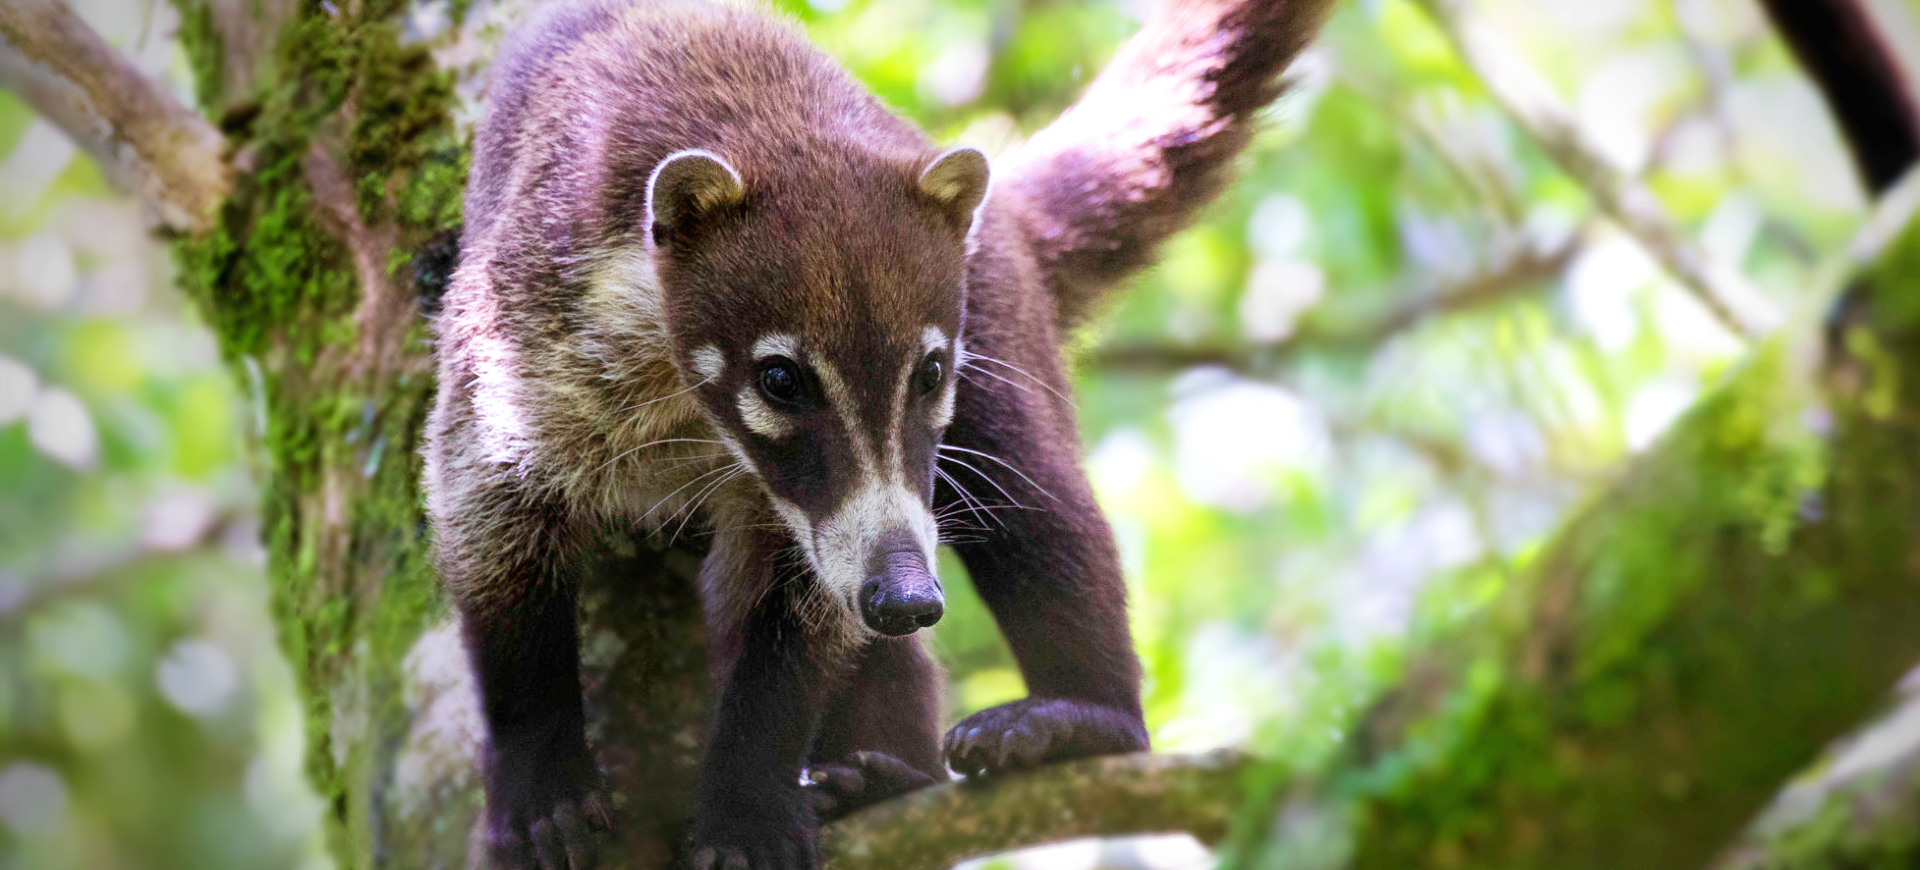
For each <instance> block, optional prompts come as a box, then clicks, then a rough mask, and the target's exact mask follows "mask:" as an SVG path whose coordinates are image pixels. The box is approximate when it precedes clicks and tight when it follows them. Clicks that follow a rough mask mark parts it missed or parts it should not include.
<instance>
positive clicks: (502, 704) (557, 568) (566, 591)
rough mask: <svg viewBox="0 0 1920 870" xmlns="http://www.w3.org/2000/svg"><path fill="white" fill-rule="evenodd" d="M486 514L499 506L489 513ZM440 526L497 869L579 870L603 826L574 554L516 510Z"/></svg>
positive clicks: (555, 533) (549, 522) (547, 519)
mask: <svg viewBox="0 0 1920 870" xmlns="http://www.w3.org/2000/svg"><path fill="white" fill-rule="evenodd" d="M495 507H498V505H496V506H495ZM477 513H478V512H469V513H467V514H465V515H463V516H443V517H438V518H437V519H438V520H439V523H438V530H439V536H440V540H439V558H440V563H441V571H442V576H443V577H444V578H446V580H447V586H448V588H449V589H450V590H452V591H453V593H454V599H455V604H456V606H457V607H458V609H459V611H460V623H461V626H460V627H461V633H462V636H463V638H464V640H465V642H466V647H467V654H468V656H469V658H470V660H471V662H472V665H473V672H474V676H475V678H476V681H477V682H478V684H479V690H480V706H481V714H482V717H483V718H484V719H485V721H486V726H487V740H486V743H485V745H484V747H483V750H482V754H481V773H482V776H483V778H484V779H485V784H486V795H487V815H486V824H487V848H488V857H489V861H490V866H492V867H494V868H503V870H504V868H536V867H537V868H539V870H587V868H590V867H592V866H594V857H595V856H594V837H595V832H596V830H604V829H605V828H607V827H608V826H609V824H610V819H609V815H610V812H609V804H608V803H607V802H606V800H605V798H604V796H603V795H602V794H601V793H600V791H599V788H598V786H599V772H598V768H597V766H596V765H595V763H594V760H593V756H592V754H591V753H589V752H588V750H587V743H586V731H585V717H584V715H583V713H582V704H581V697H580V693H581V687H580V653H579V629H578V625H577V617H576V616H575V612H574V594H575V593H574V575H575V574H576V573H577V572H576V571H573V570H569V569H568V568H566V567H562V566H564V565H565V564H566V563H568V562H570V561H573V557H574V554H572V553H570V552H566V551H565V550H563V548H562V547H563V542H564V540H565V538H567V537H568V536H567V534H566V532H565V530H564V529H562V528H560V527H558V524H557V523H556V522H554V519H555V517H556V513H555V512H551V511H542V510H539V509H525V506H523V505H516V506H514V507H513V508H512V509H503V510H499V511H497V512H492V513H490V514H489V515H491V516H493V517H495V518H496V524H495V525H492V526H490V527H488V528H485V529H473V528H470V527H468V526H467V525H466V524H465V520H466V518H467V517H470V516H474V515H476V514H477Z"/></svg>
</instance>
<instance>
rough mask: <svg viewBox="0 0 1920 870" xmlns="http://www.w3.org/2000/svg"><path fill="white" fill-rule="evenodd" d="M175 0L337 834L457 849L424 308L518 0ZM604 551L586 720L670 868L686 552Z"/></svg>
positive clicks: (367, 845) (424, 862) (230, 319)
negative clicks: (498, 31) (467, 5)
mask: <svg viewBox="0 0 1920 870" xmlns="http://www.w3.org/2000/svg"><path fill="white" fill-rule="evenodd" d="M181 2H182V11H183V13H184V18H185V20H186V22H187V23H188V27H187V35H188V37H189V38H188V39H187V40H186V43H187V47H188V50H189V53H190V55H191V56H192V58H193V61H194V63H195V64H196V67H197V70H198V74H197V75H196V82H197V84H198V87H199V91H200V93H199V97H200V101H201V103H202V105H203V106H206V107H215V108H216V110H217V113H218V115H219V116H220V124H221V126H222V128H223V129H224V131H225V132H226V134H227V136H228V139H229V141H230V143H231V149H232V151H231V153H232V155H233V157H232V160H233V163H234V164H235V165H236V167H237V168H238V170H239V171H238V172H237V174H236V175H237V183H236V184H235V185H234V187H233V189H232V191H231V192H230V193H229V194H228V196H227V197H226V199H225V202H224V203H223V204H222V206H221V207H220V210H219V214H218V218H217V220H216V221H215V222H214V224H213V226H212V227H211V228H210V229H208V230H206V231H204V232H201V233H197V234H194V235H190V236H187V237H185V238H182V239H181V240H179V241H178V243H177V245H176V247H177V250H178V255H179V260H180V262H181V264H182V267H183V268H182V273H183V275H184V281H185V284H186V287H187V289H188V291H189V293H190V294H191V295H192V297H193V298H194V299H195V300H196V301H197V302H198V303H199V304H200V308H201V310H202V312H203V313H204V315H205V316H206V318H207V319H208V321H209V322H210V323H211V324H212V325H213V327H214V329H215V331H216V333H217V334H218V336H219V339H220V345H221V348H222V350H223V351H224V352H225V354H226V355H227V357H228V359H229V360H231V362H232V364H233V366H234V368H235V370H236V374H237V375H238V376H239V377H240V378H241V379H242V381H243V382H244V383H245V384H246V385H247V386H248V388H249V389H250V390H251V391H253V392H254V393H255V395H256V399H257V401H258V402H259V403H260V404H261V405H262V406H264V409H265V413H264V416H263V419H264V421H265V431H264V432H262V433H261V435H262V438H261V444H260V447H261V457H262V460H263V461H262V465H263V466H264V468H265V470H266V479H265V481H264V485H265V494H264V499H263V511H262V513H263V525H264V527H265V529H266V536H267V546H268V551H269V553H270V564H269V571H270V574H271V576H272V577H273V582H274V601H275V605H276V606H275V618H276V621H277V623H278V627H279V631H280V636H281V638H282V643H283V647H284V649H285V651H286V653H287V656H288V658H289V659H290V660H291V661H292V663H293V665H294V668H295V671H296V673H297V674H298V675H299V676H300V678H301V685H302V690H303V692H304V695H305V699H306V704H307V710H308V716H307V736H308V739H309V741H310V752H309V763H308V772H309V776H310V778H311V780H312V782H313V784H314V786H315V787H316V788H317V789H319V790H320V792H321V794H322V796H323V797H324V798H325V799H326V800H327V802H328V806H329V807H330V812H329V818H328V820H327V821H328V828H329V834H330V839H331V845H332V850H333V852H334V854H335V856H336V858H337V859H339V862H340V864H341V865H342V866H347V867H375V866H380V867H409V868H411V867H459V866H467V865H469V864H470V860H469V858H468V855H469V853H470V852H472V853H474V854H476V855H477V854H478V853H477V850H472V849H470V848H469V845H470V839H471V835H472V833H473V830H474V825H473V821H474V819H475V818H476V817H477V814H478V811H479V809H480V801H481V796H480V791H479V788H478V783H477V778H476V776H475V771H474V761H473V758H474V756H473V751H474V746H475V741H476V740H477V738H478V736H479V728H480V726H479V722H478V720H477V715H476V712H475V709H474V706H473V703H472V687H471V683H470V678H469V677H468V675H467V670H466V661H465V656H464V652H463V651H462V650H461V648H460V644H459V641H458V639H457V633H456V632H455V631H453V630H452V628H451V624H450V621H449V620H450V616H449V612H448V607H447V604H446V601H445V600H444V598H443V596H442V595H441V593H440V591H439V587H438V583H437V581H436V579H435V577H434V576H433V573H432V571H431V563H430V560H429V553H428V548H429V546H430V542H429V534H428V530H427V526H426V522H425V518H424V515H423V513H422V507H421V497H420V491H419V473H420V458H419V455H418V453H417V446H418V444H419V440H420V431H421V425H422V422H423V420H424V419H425V416H426V412H427V409H428V407H429V404H430V402H431V397H432V388H433V379H432V372H433V366H432V362H431V347H430V345H429V337H430V336H429V331H428V329H427V320H426V318H425V317H424V316H423V312H422V303H423V302H426V301H429V299H428V297H430V296H431V294H432V291H433V290H434V289H435V285H436V284H437V283H439V282H441V281H443V280H444V278H445V273H446V271H447V270H448V269H450V268H451V266H452V263H451V259H452V258H451V257H450V256H449V255H450V253H451V244H452V240H453V239H454V238H455V235H454V234H455V233H457V229H458V225H459V220H460V211H461V188H462V185H463V184H464V181H465V176H466V148H467V143H466V138H467V134H466V131H465V130H464V129H462V128H461V127H460V125H458V124H457V123H456V120H455V119H456V117H461V116H462V113H463V112H470V110H471V108H472V99H471V98H472V96H473V94H474V93H475V84H476V81H477V74H478V73H479V72H480V70H481V69H483V67H484V63H485V58H486V56H487V54H488V44H489V42H490V40H491V38H492V36H491V35H490V34H488V33H486V32H484V31H483V29H482V28H481V27H480V26H479V21H480V18H481V14H482V13H483V12H484V13H488V14H491V15H493V16H496V17H499V18H505V19H510V18H511V16H512V14H513V13H512V11H511V10H506V9H501V8H498V7H493V8H488V9H483V10H474V9H461V8H460V7H461V6H462V5H464V4H455V15H456V16H457V17H458V19H459V20H454V21H447V22H439V23H438V24H437V25H436V24H435V23H433V22H428V23H426V24H425V25H424V26H426V27H429V28H431V27H435V26H438V28H439V29H438V31H437V32H423V31H422V30H421V29H420V28H421V27H422V26H423V25H422V23H421V21H422V19H421V18H420V17H418V16H412V15H409V13H410V12H413V11H416V10H412V9H411V7H410V6H409V4H408V3H406V2H405V0H342V2H339V3H337V4H335V3H323V2H317V0H303V2H297V3H288V4H286V5H283V6H278V7H276V6H274V5H273V4H272V3H269V4H267V6H266V8H262V7H260V6H259V5H258V4H254V3H247V2H240V0H181ZM463 13H464V14H463ZM236 59H239V60H236ZM605 546H606V547H607V549H608V551H609V556H610V558H609V559H608V560H604V562H603V565H604V566H605V570H604V571H603V572H602V573H601V574H600V575H599V576H596V577H594V578H592V579H591V581H590V582H589V584H588V587H587V588H586V589H585V590H583V594H582V599H583V611H584V613H585V616H586V621H585V632H586V633H585V636H584V639H583V640H584V642H583V650H584V657H585V659H586V669H587V673H586V677H585V679H586V683H587V690H588V695H589V707H590V715H591V717H592V737H593V738H594V745H595V746H597V747H600V748H601V750H602V752H601V759H600V760H601V762H602V765H603V767H604V768H605V769H606V770H607V771H608V774H609V777H610V779H611V780H612V784H613V785H614V787H615V791H616V793H617V794H618V795H620V796H621V798H622V799H623V804H624V809H625V811H626V816H627V818H626V820H625V824H624V825H623V827H622V832H623V835H624V836H623V843H622V844H620V847H618V848H613V849H610V850H609V852H610V853H612V854H615V855H620V856H623V857H624V860H623V861H622V862H621V863H622V865H624V866H632V867H656V866H661V865H663V864H664V863H665V861H666V860H667V857H668V855H669V854H670V853H671V852H672V850H673V848H674V846H675V845H676V844H677V843H678V842H679V839H680V828H681V826H682V820H683V816H684V807H686V806H687V804H688V803H689V801H688V799H687V796H688V795H689V794H690V785H691V781H692V771H693V767H694V764H695V762H696V760H697V753H698V747H699V737H700V733H701V721H702V711H703V709H704V701H705V691H706V690H705V670H704V659H703V657H702V654H701V647H700V638H699V636H698V632H697V625H698V622H697V619H696V610H697V607H696V603H695V602H694V601H693V599H692V584H691V583H690V582H688V580H690V578H691V576H692V574H693V571H694V568H695V566H696V565H697V562H698V556H697V554H694V553H690V552H685V551H668V550H663V549H660V548H658V547H652V546H647V545H644V544H636V543H635V542H633V541H624V540H609V541H607V542H605Z"/></svg>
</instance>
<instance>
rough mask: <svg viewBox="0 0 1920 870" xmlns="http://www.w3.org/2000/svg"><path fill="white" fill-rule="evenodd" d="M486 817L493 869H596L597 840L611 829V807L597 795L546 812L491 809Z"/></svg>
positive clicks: (589, 794) (488, 855)
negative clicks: (595, 839)
mask: <svg viewBox="0 0 1920 870" xmlns="http://www.w3.org/2000/svg"><path fill="white" fill-rule="evenodd" d="M487 815H488V820H487V860H488V866H489V867H491V868H493V870H593V867H594V866H595V857H596V856H595V855H594V838H595V837H597V836H599V835H600V834H603V833H605V832H607V831H608V830H611V829H612V827H613V812H612V809H611V805H610V804H609V803H608V801H607V799H606V797H605V796H604V795H602V794H600V793H599V792H597V791H589V792H586V793H584V794H582V795H581V796H580V797H578V798H576V799H567V800H561V801H559V802H558V803H555V804H553V805H551V806H549V807H546V808H543V809H532V808H526V809H521V810H517V811H515V810H512V809H510V808H502V811H501V812H498V813H496V812H494V811H493V809H492V808H491V807H489V808H488V813H487Z"/></svg>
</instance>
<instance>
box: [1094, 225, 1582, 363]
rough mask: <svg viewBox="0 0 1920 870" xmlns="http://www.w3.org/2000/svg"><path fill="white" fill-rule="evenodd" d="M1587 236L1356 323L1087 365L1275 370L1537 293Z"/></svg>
mask: <svg viewBox="0 0 1920 870" xmlns="http://www.w3.org/2000/svg"><path fill="white" fill-rule="evenodd" d="M1587 237H1588V233H1587V232H1586V231H1585V230H1582V231H1579V232H1575V233H1572V234H1570V235H1568V237H1567V239H1566V241H1564V242H1562V243H1560V244H1559V245H1557V246H1555V247H1553V248H1550V249H1548V250H1544V251H1543V250H1539V249H1537V248H1534V247H1533V246H1531V245H1529V246H1526V247H1524V248H1523V249H1521V250H1520V251H1518V252H1516V253H1514V254H1512V255H1510V256H1509V257H1508V258H1507V259H1505V260H1503V261H1501V262H1499V263H1496V264H1493V265H1491V266H1490V267H1488V268H1487V269H1485V270H1483V271H1481V272H1479V273H1477V274H1474V275H1469V276H1467V277H1466V278H1465V279H1463V280H1461V281H1459V282H1458V283H1455V284H1451V285H1448V286H1446V287H1442V288H1440V289H1438V290H1433V291H1429V292H1426V293H1421V294H1410V295H1409V298H1407V299H1405V300H1403V301H1401V302H1400V303H1399V304H1397V305H1395V306H1393V307H1392V308H1391V309H1389V310H1388V311H1387V312H1386V313H1385V314H1384V315H1382V316H1380V317H1378V318H1376V319H1373V320H1370V321H1368V322H1366V323H1362V324H1359V325H1356V326H1351V327H1346V328H1326V329H1313V330H1305V331H1301V332H1296V333H1294V334H1293V335H1291V336H1288V337H1287V338H1285V339H1282V340H1280V341H1277V342H1271V343H1267V344H1258V345H1237V346H1236V345H1226V346H1222V345H1188V346H1180V345H1167V344H1152V343H1134V344H1112V345H1106V346H1103V347H1102V348H1101V349H1099V350H1096V351H1094V352H1093V353H1092V354H1090V355H1089V356H1088V358H1087V363H1088V364H1089V365H1091V366H1093V367H1094V368H1097V369H1101V370H1103V371H1120V370H1131V371H1147V372H1159V373H1168V372H1178V371H1182V370H1184V369H1190V368H1196V367H1199V366H1219V367H1221V368H1225V369H1228V370H1230V371H1234V372H1239V373H1241V374H1244V375H1248V376H1254V377H1258V376H1261V375H1264V374H1271V373H1272V370H1273V369H1274V368H1275V367H1277V366H1279V365H1282V364H1284V363H1285V362H1286V361H1287V360H1289V359H1291V358H1293V357H1294V356H1297V355H1298V354H1299V353H1300V352H1302V351H1306V350H1329V349H1351V350H1366V349H1368V348H1372V347H1374V346H1377V345H1379V344H1380V343H1382V342H1384V341H1386V340H1387V339H1390V338H1392V337H1394V336H1396V335H1399V334H1400V333H1402V332H1405V331H1407V330H1409V329H1412V328H1413V327H1415V326H1418V325H1420V324H1421V323H1423V322H1425V321H1426V320H1427V319H1428V318H1431V317H1437V316H1443V315H1447V314H1457V313H1460V312H1463V311H1472V310H1476V309H1480V308H1485V307H1487V306H1490V305H1495V304H1498V303H1500V302H1502V301H1505V300H1508V299H1513V298H1516V297H1518V296H1520V295H1522V294H1525V293H1528V292H1530V291H1533V290H1535V289H1537V288H1539V287H1540V286H1541V285H1542V284H1544V283H1545V282H1546V281H1548V280H1550V279H1552V278H1555V277H1557V276H1559V275H1560V274H1561V273H1563V272H1565V271H1566V270H1567V267H1568V266H1569V265H1571V264H1572V263H1573V258H1574V257H1575V256H1576V255H1577V254H1579V252H1580V249H1581V248H1582V247H1583V246H1584V245H1585V243H1586V239H1587Z"/></svg>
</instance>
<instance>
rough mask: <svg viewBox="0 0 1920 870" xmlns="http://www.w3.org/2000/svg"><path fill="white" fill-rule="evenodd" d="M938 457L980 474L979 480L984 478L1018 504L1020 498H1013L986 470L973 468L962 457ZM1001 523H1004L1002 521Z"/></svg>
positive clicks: (1008, 499) (1009, 499)
mask: <svg viewBox="0 0 1920 870" xmlns="http://www.w3.org/2000/svg"><path fill="white" fill-rule="evenodd" d="M940 458H941V459H945V460H946V461H948V462H951V463H953V464H955V465H958V466H960V467H961V468H964V469H966V470H968V471H971V472H973V473H974V474H977V475H980V479H981V480H984V481H986V482H987V483H988V484H990V485H992V487H993V488H994V489H997V490H1000V494H1001V495H1004V496H1006V497H1007V501H1010V502H1013V503H1014V504H1020V500H1019V499H1016V498H1014V497H1013V493H1010V492H1007V488H1006V487H1004V486H1001V485H1000V482H999V481H997V480H994V479H993V478H991V477H988V476H987V473H986V472H984V471H981V470H980V469H978V468H975V467H973V466H972V465H971V464H969V463H968V462H967V461H966V460H964V459H955V458H953V457H951V456H942V457H940ZM1002 525H1004V523H1003V524H1002Z"/></svg>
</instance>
